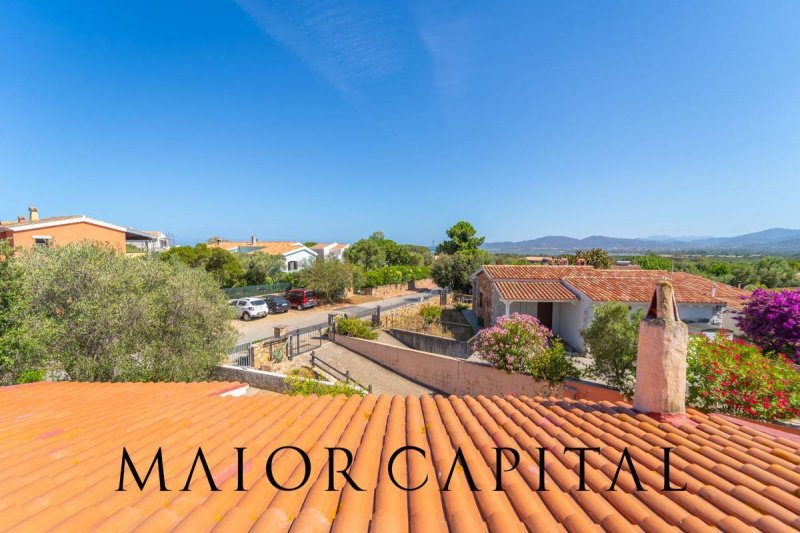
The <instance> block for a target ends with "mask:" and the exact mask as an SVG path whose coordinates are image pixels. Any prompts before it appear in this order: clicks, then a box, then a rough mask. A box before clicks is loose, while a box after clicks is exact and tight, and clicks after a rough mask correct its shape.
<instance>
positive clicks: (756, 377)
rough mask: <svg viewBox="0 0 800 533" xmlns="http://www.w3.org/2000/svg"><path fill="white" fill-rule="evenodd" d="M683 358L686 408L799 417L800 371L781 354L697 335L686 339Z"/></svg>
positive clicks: (752, 415) (748, 415)
mask: <svg viewBox="0 0 800 533" xmlns="http://www.w3.org/2000/svg"><path fill="white" fill-rule="evenodd" d="M687 359H688V372H687V380H688V389H689V394H688V400H689V404H690V405H692V406H694V407H698V408H700V409H703V410H706V411H716V412H727V413H730V414H733V415H738V416H746V417H752V418H759V419H764V420H771V419H781V418H795V417H797V416H800V372H798V371H797V369H796V368H795V367H794V365H792V363H791V361H789V360H788V359H787V358H786V357H785V356H783V355H781V354H779V355H778V356H777V357H771V356H768V355H764V354H763V353H762V352H761V349H760V348H758V347H757V346H754V345H752V344H747V343H745V342H743V341H739V340H734V341H731V340H728V339H726V338H724V337H720V336H717V337H716V338H715V339H714V340H713V341H712V340H709V339H708V338H707V337H706V336H705V335H696V336H692V337H691V338H690V339H689V350H688V357H687Z"/></svg>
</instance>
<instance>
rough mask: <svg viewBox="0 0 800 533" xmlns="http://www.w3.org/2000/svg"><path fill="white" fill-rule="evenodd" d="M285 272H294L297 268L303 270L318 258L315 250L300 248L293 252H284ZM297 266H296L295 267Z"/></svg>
mask: <svg viewBox="0 0 800 533" xmlns="http://www.w3.org/2000/svg"><path fill="white" fill-rule="evenodd" d="M283 258H284V268H283V270H284V271H285V272H293V271H295V270H303V269H304V268H305V267H307V266H308V265H310V264H311V262H312V261H315V260H316V259H317V256H316V255H314V252H312V251H311V250H309V249H308V248H300V249H298V250H294V251H292V252H288V253H285V254H283ZM295 267H296V268H295Z"/></svg>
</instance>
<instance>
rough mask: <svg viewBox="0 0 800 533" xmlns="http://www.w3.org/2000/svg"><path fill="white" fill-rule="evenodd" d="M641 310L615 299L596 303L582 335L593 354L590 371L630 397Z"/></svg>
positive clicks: (633, 384)
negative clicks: (633, 310) (614, 300)
mask: <svg viewBox="0 0 800 533" xmlns="http://www.w3.org/2000/svg"><path fill="white" fill-rule="evenodd" d="M642 316H643V313H642V311H641V310H639V311H636V312H631V311H630V310H629V309H628V306H627V305H625V304H621V303H617V302H609V303H604V304H601V305H598V306H597V307H596V308H595V311H594V318H593V319H592V323H591V324H590V325H589V327H588V328H586V329H583V330H581V336H582V337H583V341H584V342H585V343H586V346H587V348H588V351H589V356H590V357H591V358H592V364H591V366H590V368H589V373H590V374H591V375H593V376H595V377H597V378H600V379H602V380H603V381H604V382H605V383H606V384H607V385H609V386H611V387H614V388H616V389H619V390H620V392H622V394H623V395H624V396H625V397H626V398H631V397H633V391H634V388H635V384H636V353H637V344H638V342H639V322H641V320H642Z"/></svg>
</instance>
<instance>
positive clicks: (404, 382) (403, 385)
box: [293, 342, 433, 396]
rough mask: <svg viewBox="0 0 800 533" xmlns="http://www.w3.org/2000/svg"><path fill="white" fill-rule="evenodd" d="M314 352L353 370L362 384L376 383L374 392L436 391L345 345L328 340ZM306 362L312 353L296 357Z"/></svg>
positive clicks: (354, 376)
mask: <svg viewBox="0 0 800 533" xmlns="http://www.w3.org/2000/svg"><path fill="white" fill-rule="evenodd" d="M314 353H315V354H316V355H317V356H319V357H320V358H321V359H322V360H323V361H325V362H326V363H328V364H330V365H333V366H334V367H335V368H337V369H339V370H341V371H348V370H349V371H350V375H351V376H352V377H353V379H355V380H356V381H358V382H359V383H361V384H363V385H365V386H367V385H372V392H373V394H389V395H395V394H399V395H401V396H409V395H410V396H421V395H423V394H433V391H431V390H430V389H429V388H427V387H425V386H423V385H420V384H419V383H415V382H413V381H411V380H409V379H406V378H404V377H403V376H401V375H400V374H396V373H394V372H392V371H391V370H389V369H388V368H385V367H383V366H381V365H379V364H377V363H373V362H372V361H370V360H369V359H367V358H366V357H363V356H361V355H359V354H357V353H355V352H351V351H350V350H348V349H347V348H345V347H344V346H339V345H338V344H334V343H332V342H331V343H328V344H325V345H324V346H322V347H321V348H317V349H316V350H314ZM293 360H297V361H300V362H303V363H306V364H308V363H310V362H311V352H306V353H304V354H300V355H298V356H297V357H296V358H295V359H293Z"/></svg>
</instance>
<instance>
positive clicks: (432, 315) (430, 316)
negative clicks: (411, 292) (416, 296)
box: [419, 304, 442, 326]
mask: <svg viewBox="0 0 800 533" xmlns="http://www.w3.org/2000/svg"><path fill="white" fill-rule="evenodd" d="M419 316H421V317H422V320H423V321H424V322H425V325H426V326H429V325H431V324H433V323H434V322H436V321H437V320H439V319H440V318H441V317H442V308H441V307H439V306H438V305H434V304H426V305H423V306H421V307H420V308H419Z"/></svg>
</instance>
